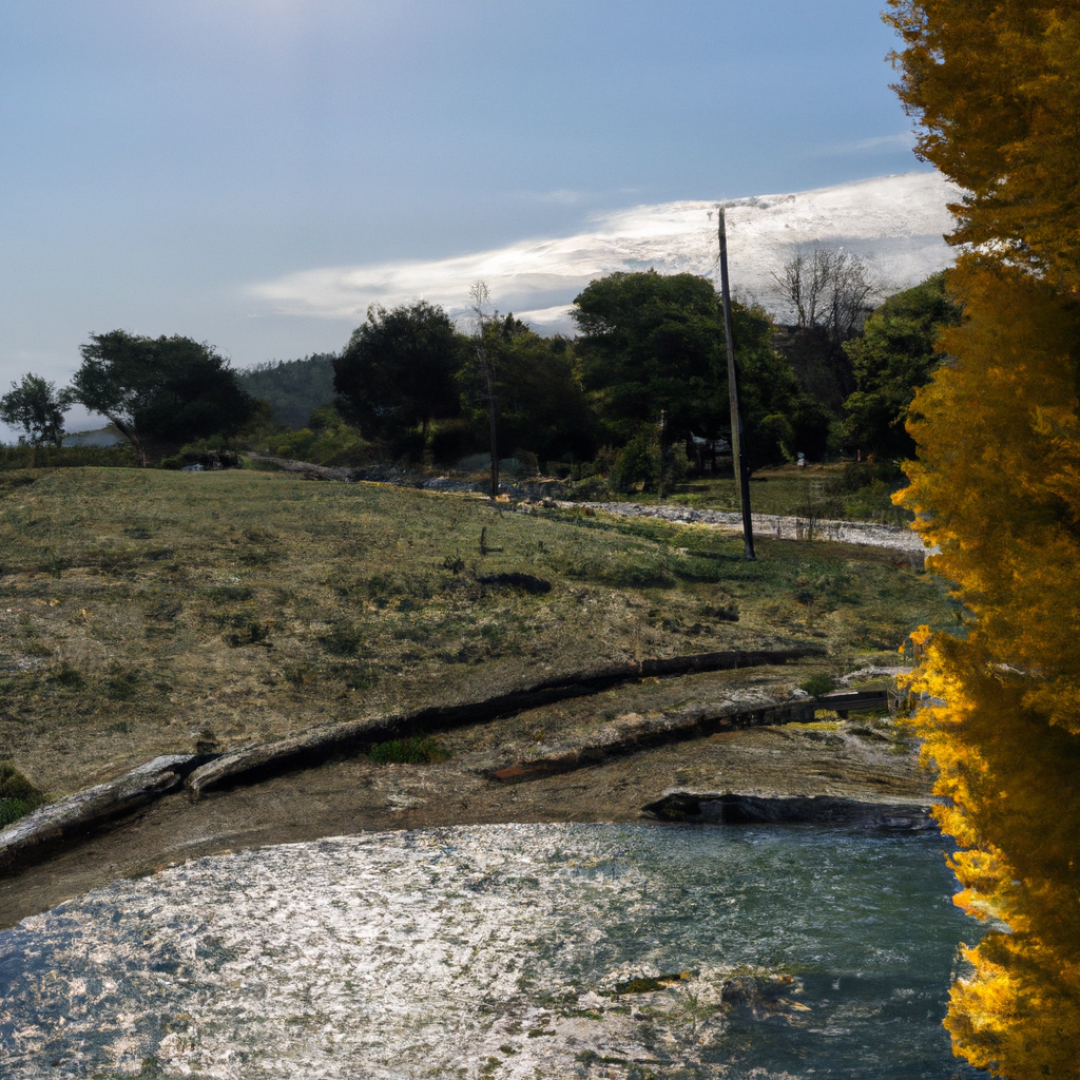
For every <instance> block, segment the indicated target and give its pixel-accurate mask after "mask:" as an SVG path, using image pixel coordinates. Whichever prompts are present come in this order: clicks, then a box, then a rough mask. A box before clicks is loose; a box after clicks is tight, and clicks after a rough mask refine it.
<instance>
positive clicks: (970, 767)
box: [887, 0, 1080, 1080]
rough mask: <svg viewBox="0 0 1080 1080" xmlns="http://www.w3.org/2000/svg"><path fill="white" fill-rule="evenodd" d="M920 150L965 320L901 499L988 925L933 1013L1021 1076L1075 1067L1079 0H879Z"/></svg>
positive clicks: (960, 814)
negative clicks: (944, 614)
mask: <svg viewBox="0 0 1080 1080" xmlns="http://www.w3.org/2000/svg"><path fill="white" fill-rule="evenodd" d="M889 6H890V9H891V10H890V13H889V14H888V15H887V19H888V21H890V22H891V23H892V24H893V25H894V26H895V27H896V28H897V30H898V31H899V32H900V34H901V35H902V37H903V39H904V44H905V48H904V50H903V51H902V52H901V53H899V54H898V56H897V58H896V60H897V64H898V66H899V67H900V71H901V82H900V85H899V87H898V89H899V92H900V95H901V98H902V99H903V101H904V102H905V104H906V106H907V107H908V110H909V112H910V113H911V115H913V116H914V117H915V118H916V119H917V120H918V121H919V122H920V123H921V124H922V126H923V133H922V136H921V138H920V140H919V144H918V151H919V153H920V154H921V155H922V156H923V157H924V158H926V159H927V160H929V161H931V162H933V163H934V164H935V165H936V166H937V167H938V168H939V169H941V171H942V172H943V173H945V175H947V176H948V177H949V178H950V179H952V180H953V181H954V182H956V183H957V184H958V185H959V186H960V187H961V188H963V189H965V190H966V191H967V193H968V194H967V195H966V196H965V197H964V199H963V201H962V202H961V203H959V204H957V206H955V207H954V212H955V213H956V214H957V229H956V232H955V233H954V235H953V239H954V240H955V241H957V242H962V243H968V244H972V245H974V246H973V247H972V248H971V249H970V250H969V251H967V252H966V253H965V254H963V255H962V256H961V258H960V259H959V261H958V266H957V269H956V270H955V271H953V272H952V273H951V274H950V275H949V278H948V286H949V290H950V292H951V293H952V295H953V297H954V298H955V299H956V300H957V301H959V302H960V303H962V305H963V308H964V317H963V321H962V322H961V324H960V325H959V326H956V327H952V328H950V329H947V330H945V331H944V332H943V334H942V341H941V349H942V350H943V352H944V353H945V354H947V356H948V362H947V363H943V364H942V365H941V366H940V367H939V368H938V369H937V371H936V372H935V374H934V377H933V379H932V380H931V382H930V383H929V384H928V385H927V386H926V387H924V388H923V389H922V390H920V391H919V392H918V393H917V394H916V396H915V400H914V403H913V406H912V412H913V414H914V418H913V419H912V421H911V422H910V426H909V430H910V431H911V434H912V435H913V436H914V438H915V440H916V443H917V444H918V460H917V461H916V463H915V464H914V465H912V466H911V469H910V476H911V486H910V487H909V488H908V489H907V491H906V492H904V493H903V494H902V498H903V499H904V501H905V502H906V503H907V504H908V505H909V506H911V507H912V508H913V509H914V510H915V511H916V512H917V513H918V515H919V520H918V522H917V527H918V528H919V529H920V531H921V533H922V535H923V536H924V538H925V539H926V540H927V541H928V542H930V543H935V544H938V545H939V546H940V549H941V553H940V555H937V556H935V557H934V559H933V560H932V566H933V567H934V569H935V570H937V571H938V572H939V573H941V574H943V575H944V576H945V577H946V578H947V579H948V580H949V581H951V582H952V583H953V587H954V591H955V594H956V595H957V597H958V598H960V599H961V600H963V601H964V603H965V604H966V606H967V609H968V612H969V619H968V623H967V627H966V631H967V632H966V634H965V635H964V636H963V637H960V636H955V637H950V636H946V635H938V636H937V637H936V638H934V639H933V640H932V641H931V643H930V645H929V648H928V657H927V659H926V661H925V662H924V663H923V665H922V669H921V672H920V673H919V677H918V682H917V684H916V685H917V686H918V687H921V688H922V689H924V690H926V691H927V692H928V693H929V694H930V695H931V696H932V697H933V698H935V699H937V700H940V701H942V702H944V704H942V705H934V706H930V707H927V708H924V709H922V710H921V711H920V712H919V714H918V715H917V717H916V725H917V729H918V731H919V733H920V734H921V735H922V736H923V737H924V739H925V742H924V753H925V754H926V756H927V758H928V760H930V761H932V762H933V764H934V765H935V766H936V769H937V772H938V778H937V782H936V790H937V792H938V793H939V794H940V795H943V796H946V797H947V799H948V802H946V803H945V804H943V805H942V806H941V807H940V808H939V809H938V811H937V813H938V816H939V819H940V821H941V823H942V825H943V827H944V829H945V831H946V832H947V833H949V834H951V835H952V836H953V837H955V838H956V840H957V841H958V842H959V844H960V846H961V850H960V851H958V852H957V853H956V854H954V855H953V858H952V865H953V867H954V869H955V871H956V874H957V877H958V879H959V881H960V883H961V886H962V892H961V893H960V894H959V895H958V897H957V902H958V903H959V904H960V905H961V906H962V907H964V908H965V909H966V910H968V911H970V912H972V913H973V914H976V915H979V916H983V917H993V918H996V919H999V920H1001V921H1002V922H1003V923H1005V924H1006V925H1007V927H1008V931H1007V932H1003V931H1000V930H999V929H994V928H992V929H991V930H990V931H989V932H988V933H987V934H986V935H985V937H984V938H983V939H982V941H981V943H980V944H979V945H978V946H977V947H975V948H972V949H968V950H967V951H966V955H967V958H968V959H969V960H970V961H971V963H972V965H973V971H972V973H971V974H970V975H967V976H964V977H962V978H961V979H960V980H959V981H958V982H957V983H956V984H955V985H954V987H953V989H952V994H951V1003H950V1009H949V1015H948V1019H947V1021H946V1026H947V1027H948V1028H949V1030H950V1031H951V1033H952V1037H953V1047H954V1051H955V1052H956V1053H957V1054H960V1055H963V1056H964V1057H966V1058H967V1059H968V1060H969V1061H971V1062H972V1063H973V1064H976V1065H979V1066H983V1067H987V1068H990V1069H991V1070H993V1071H994V1072H995V1073H996V1074H998V1075H1002V1076H1006V1077H1010V1078H1013V1080H1029V1078H1030V1080H1035V1078H1039V1077H1047V1076H1049V1077H1076V1076H1078V1075H1080V1039H1078V1037H1077V1033H1078V1032H1080V900H1078V897H1080V800H1077V798H1076V796H1075V784H1076V776H1077V775H1078V773H1080V633H1078V630H1080V612H1078V598H1080V399H1078V391H1080V295H1078V290H1080V202H1078V201H1077V199H1076V195H1075V190H1076V180H1075V176H1076V172H1077V169H1076V165H1077V160H1078V158H1080V135H1078V130H1077V126H1076V116H1077V115H1080V113H1078V110H1077V106H1078V104H1080V101H1078V95H1080V80H1078V79H1077V78H1076V76H1077V73H1078V72H1077V68H1078V65H1080V10H1078V7H1077V5H1076V3H1069V4H1060V3H1059V4H1053V5H1050V4H1044V3H1039V2H1037V0H1036V2H1032V0H1004V2H1002V0H999V2H992V0H890V4H889Z"/></svg>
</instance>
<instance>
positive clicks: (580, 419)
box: [457, 315, 597, 461]
mask: <svg viewBox="0 0 1080 1080" xmlns="http://www.w3.org/2000/svg"><path fill="white" fill-rule="evenodd" d="M483 333H484V353H485V355H486V357H487V359H488V360H489V362H490V363H491V366H492V371H493V374H494V391H495V401H496V408H497V415H498V427H499V443H500V445H501V446H504V447H505V448H506V449H507V450H509V451H510V452H511V453H512V452H514V451H515V450H527V451H529V452H530V453H533V454H535V455H536V456H537V457H538V458H539V459H540V460H541V461H548V460H556V459H558V458H560V457H563V456H565V455H566V454H568V453H569V454H573V455H575V456H576V457H577V458H578V459H579V460H580V459H581V458H583V457H584V458H588V457H591V456H592V454H593V453H594V452H595V450H596V427H597V425H596V422H595V419H594V417H593V415H592V412H591V410H590V409H589V406H588V403H587V401H586V399H585V394H584V392H583V390H582V387H581V380H580V378H579V376H578V365H577V356H576V353H575V351H574V345H573V342H571V341H570V340H568V339H567V338H564V337H560V336H556V337H550V338H544V337H541V336H540V335H539V334H537V333H535V332H534V331H532V330H530V329H529V327H528V326H526V325H525V323H523V322H521V320H520V319H515V318H514V317H513V315H507V316H505V317H504V318H493V319H491V320H490V321H488V322H487V323H485V325H484V328H483ZM457 382H458V386H459V387H460V391H461V402H462V408H463V411H464V413H465V415H466V417H467V418H468V421H469V425H470V428H471V433H472V445H473V446H477V447H479V446H483V445H484V443H485V439H486V435H487V425H488V409H487V400H486V397H487V393H486V385H485V380H484V378H483V373H482V371H481V370H480V367H479V365H478V364H477V363H476V361H475V348H470V347H469V346H468V345H465V346H463V348H462V351H461V362H460V366H459V368H458V373H457Z"/></svg>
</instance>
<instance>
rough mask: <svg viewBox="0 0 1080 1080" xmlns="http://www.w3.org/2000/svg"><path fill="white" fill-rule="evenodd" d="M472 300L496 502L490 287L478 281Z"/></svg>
mask: <svg viewBox="0 0 1080 1080" xmlns="http://www.w3.org/2000/svg"><path fill="white" fill-rule="evenodd" d="M472 298H473V311H474V312H475V313H476V358H477V360H479V361H480V370H481V371H483V373H484V383H485V385H486V387H487V403H488V421H489V423H490V425H491V498H492V500H495V499H497V498H498V497H499V443H498V438H497V435H496V424H495V419H496V406H495V372H494V371H493V370H492V366H491V361H490V360H489V359H488V354H487V349H485V348H484V328H485V327H486V326H487V319H486V316H485V314H484V306H485V305H486V304H487V302H488V287H487V285H485V284H484V282H482V281H478V282H477V283H476V284H475V285H474V286H473V287H472Z"/></svg>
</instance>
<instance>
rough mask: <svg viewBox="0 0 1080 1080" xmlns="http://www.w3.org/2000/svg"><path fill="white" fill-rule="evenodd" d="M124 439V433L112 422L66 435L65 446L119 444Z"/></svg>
mask: <svg viewBox="0 0 1080 1080" xmlns="http://www.w3.org/2000/svg"><path fill="white" fill-rule="evenodd" d="M123 441H124V437H123V435H121V434H120V432H119V431H117V430H116V428H114V427H113V426H112V424H106V425H105V427H103V428H95V429H94V430H93V431H76V432H73V433H72V434H70V435H65V436H64V445H65V446H119V445H120V443H122V442H123Z"/></svg>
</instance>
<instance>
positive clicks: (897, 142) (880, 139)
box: [814, 131, 916, 157]
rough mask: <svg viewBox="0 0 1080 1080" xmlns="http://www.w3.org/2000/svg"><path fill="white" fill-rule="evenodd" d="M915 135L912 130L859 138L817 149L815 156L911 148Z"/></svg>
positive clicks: (912, 147) (913, 144)
mask: <svg viewBox="0 0 1080 1080" xmlns="http://www.w3.org/2000/svg"><path fill="white" fill-rule="evenodd" d="M915 141H916V135H915V133H914V132H913V131H901V132H900V133H899V134H898V135H878V136H876V137H875V138H873V139H860V140H858V141H857V142H847V143H836V144H835V145H833V146H826V147H823V148H822V149H821V150H819V151H818V152H817V153H816V154H815V155H814V156H815V157H834V156H836V155H839V154H867V153H871V154H872V153H880V152H883V151H889V150H912V149H914V147H915Z"/></svg>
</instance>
